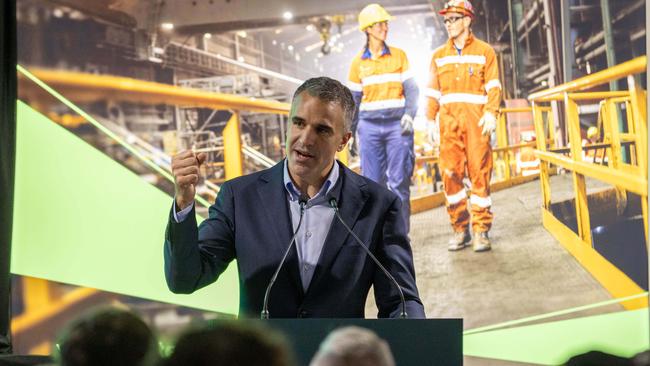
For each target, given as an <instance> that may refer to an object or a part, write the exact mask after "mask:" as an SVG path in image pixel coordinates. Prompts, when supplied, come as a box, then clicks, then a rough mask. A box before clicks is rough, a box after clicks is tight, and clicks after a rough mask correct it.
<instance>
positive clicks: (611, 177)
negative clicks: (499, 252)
mask: <svg viewBox="0 0 650 366" xmlns="http://www.w3.org/2000/svg"><path fill="white" fill-rule="evenodd" d="M646 66H647V57H645V56H643V57H639V58H636V59H634V60H631V61H628V62H625V63H622V64H619V65H617V66H614V67H611V68H609V69H607V70H603V71H601V72H597V73H594V74H592V75H589V76H585V77H582V78H579V79H576V80H574V81H571V82H569V83H566V84H562V85H559V86H557V87H554V88H550V89H548V90H544V91H541V92H538V93H535V94H532V95H530V96H529V97H528V99H529V100H530V102H531V104H532V108H533V114H534V120H535V130H536V131H537V132H538V133H537V137H538V139H537V150H536V152H535V153H536V155H537V156H538V157H539V158H540V160H541V169H540V182H541V190H542V218H543V224H544V226H545V227H546V228H547V229H548V230H549V232H551V234H553V235H554V236H555V237H556V238H557V239H558V240H559V241H560V242H561V243H562V245H563V246H564V247H565V248H567V250H569V252H570V253H571V254H573V255H574V256H575V257H576V259H578V261H579V262H580V263H581V264H583V266H584V267H585V268H586V269H587V270H588V271H590V273H592V275H593V276H594V277H596V279H597V280H599V282H600V283H601V284H603V286H604V287H605V288H606V289H607V290H608V291H610V293H611V294H612V295H613V296H614V297H616V298H619V297H625V296H630V295H634V294H637V293H641V292H643V290H642V289H641V288H640V287H639V286H638V285H636V283H634V281H632V280H631V279H629V278H628V277H627V276H626V275H625V274H624V273H623V272H622V271H620V270H619V269H618V268H616V267H615V266H614V265H612V264H611V263H609V262H608V261H607V260H606V259H605V258H603V257H602V256H600V254H599V253H598V252H596V250H595V249H593V243H592V236H591V224H590V217H589V207H588V200H587V198H588V197H587V189H586V182H585V179H586V177H590V178H594V179H597V180H599V181H602V182H606V183H609V184H611V185H613V186H615V187H617V189H618V190H619V191H621V192H632V193H635V194H637V195H639V196H640V197H641V205H642V214H643V224H644V230H645V242H646V248H647V243H648V162H647V154H648V147H647V119H646V94H645V91H644V90H643V89H642V88H641V87H640V85H639V83H638V81H637V80H636V78H635V77H634V75H636V74H641V73H645V71H646ZM621 78H627V85H628V90H626V91H611V92H610V91H603V92H593V91H590V92H581V91H583V90H585V89H592V88H594V87H596V86H599V85H602V84H606V83H609V82H610V81H615V80H618V79H621ZM550 101H558V102H562V103H563V104H564V111H565V112H564V113H565V122H566V126H567V130H568V131H567V132H568V139H569V146H568V147H567V148H564V149H562V148H560V149H552V148H549V144H548V141H547V139H546V137H545V135H544V133H543V132H542V131H544V119H543V118H542V111H543V110H544V109H545V108H547V107H546V106H544V105H543V103H546V102H550ZM582 101H591V102H593V101H599V103H600V117H601V118H600V121H601V122H600V123H602V128H603V131H604V134H603V137H604V139H603V142H602V143H599V144H587V145H586V146H583V143H582V136H581V130H580V119H579V102H582ZM617 104H624V105H625V106H626V109H625V114H626V117H627V118H626V120H627V124H628V126H627V130H628V132H627V133H622V132H621V128H620V126H619V115H618V109H617ZM624 144H627V145H631V146H633V147H634V149H631V151H633V154H632V155H633V156H632V162H633V164H630V163H626V162H624V161H623V160H622V158H621V156H622V155H621V150H622V146H623V145H624ZM600 148H604V149H605V150H606V158H607V165H603V164H598V163H595V162H593V161H591V162H590V161H585V160H586V159H584V157H583V151H589V150H591V149H600ZM567 153H568V154H569V156H566V155H565V154H567ZM551 165H554V166H558V167H562V168H564V169H566V170H568V171H571V174H572V176H573V188H574V193H575V210H576V221H577V234H576V233H574V232H573V231H572V230H571V229H569V228H568V227H567V226H566V225H564V224H563V223H562V222H560V221H559V220H558V219H557V218H555V217H554V216H553V214H552V211H551V191H550V181H549V171H550V167H551ZM647 303H648V302H647V299H639V300H635V301H630V302H625V303H623V305H624V306H625V307H626V308H628V309H632V308H638V307H641V306H647Z"/></svg>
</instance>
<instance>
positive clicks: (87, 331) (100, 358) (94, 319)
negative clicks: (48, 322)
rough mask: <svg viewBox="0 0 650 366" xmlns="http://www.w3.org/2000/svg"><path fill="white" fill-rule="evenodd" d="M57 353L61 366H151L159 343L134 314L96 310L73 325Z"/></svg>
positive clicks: (112, 310) (156, 356) (156, 359)
mask: <svg viewBox="0 0 650 366" xmlns="http://www.w3.org/2000/svg"><path fill="white" fill-rule="evenodd" d="M57 348H58V350H55V357H56V359H57V363H58V364H59V365H60V366H109V365H110V366H115V365H121V366H150V365H154V364H155V363H156V362H157V361H158V342H157V340H156V337H155V336H154V334H153V332H152V331H151V329H149V327H148V326H147V324H145V323H144V322H143V321H142V320H141V319H140V318H139V317H138V316H136V315H135V314H133V313H131V312H129V311H127V310H122V309H117V308H102V309H98V310H94V311H93V312H91V313H89V314H88V315H86V316H83V317H81V318H79V319H77V320H75V321H73V322H72V323H71V325H70V326H69V327H68V329H67V330H66V331H65V332H64V334H63V337H62V340H61V342H59V345H58V346H57Z"/></svg>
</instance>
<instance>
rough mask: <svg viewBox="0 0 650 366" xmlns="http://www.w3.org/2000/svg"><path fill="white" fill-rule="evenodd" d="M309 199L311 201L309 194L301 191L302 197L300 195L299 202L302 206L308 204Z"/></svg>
mask: <svg viewBox="0 0 650 366" xmlns="http://www.w3.org/2000/svg"><path fill="white" fill-rule="evenodd" d="M307 201H309V196H308V195H306V194H304V193H300V197H298V203H299V204H300V206H304V205H306V204H307Z"/></svg>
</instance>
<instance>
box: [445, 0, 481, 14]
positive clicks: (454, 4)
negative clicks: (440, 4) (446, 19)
mask: <svg viewBox="0 0 650 366" xmlns="http://www.w3.org/2000/svg"><path fill="white" fill-rule="evenodd" d="M451 12H453V13H459V14H463V15H467V16H468V17H470V18H474V7H473V6H472V3H470V2H469V1H467V0H450V1H447V3H446V4H445V7H444V8H443V9H442V10H440V11H439V12H438V14H440V15H445V14H447V13H451Z"/></svg>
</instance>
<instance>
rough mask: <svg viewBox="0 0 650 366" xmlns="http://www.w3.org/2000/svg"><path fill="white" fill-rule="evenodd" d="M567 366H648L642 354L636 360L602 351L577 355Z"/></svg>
mask: <svg viewBox="0 0 650 366" xmlns="http://www.w3.org/2000/svg"><path fill="white" fill-rule="evenodd" d="M565 365H566V366H640V365H648V363H645V362H644V360H643V354H642V353H640V354H638V355H637V356H636V357H634V358H625V357H620V356H615V355H611V354H609V353H605V352H601V351H589V352H586V353H582V354H579V355H575V356H573V357H571V358H570V359H569V361H567V362H566V364H565Z"/></svg>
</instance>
